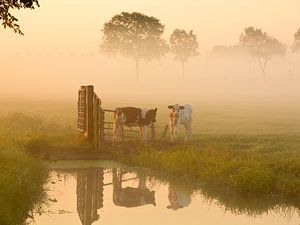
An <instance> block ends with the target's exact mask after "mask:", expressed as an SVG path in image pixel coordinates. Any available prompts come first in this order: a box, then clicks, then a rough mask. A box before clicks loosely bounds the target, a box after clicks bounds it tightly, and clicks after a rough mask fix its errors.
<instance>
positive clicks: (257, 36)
mask: <svg viewBox="0 0 300 225" xmlns="http://www.w3.org/2000/svg"><path fill="white" fill-rule="evenodd" d="M240 44H241V45H243V46H245V47H247V49H248V51H249V53H250V54H251V56H252V57H254V58H256V59H257V60H258V65H259V68H260V70H261V73H262V75H263V77H264V80H265V79H266V67H267V64H268V62H269V61H270V60H271V59H272V57H273V55H280V56H284V55H285V53H286V46H285V45H284V44H282V43H281V42H279V41H278V40H277V39H275V38H273V37H271V36H269V35H268V34H267V33H266V32H263V31H262V30H261V29H257V28H254V27H248V28H246V29H245V30H244V33H242V34H241V36H240Z"/></svg>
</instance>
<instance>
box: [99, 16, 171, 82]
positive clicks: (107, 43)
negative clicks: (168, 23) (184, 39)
mask: <svg viewBox="0 0 300 225" xmlns="http://www.w3.org/2000/svg"><path fill="white" fill-rule="evenodd" d="M102 31H103V33H104V35H103V39H102V44H101V45H100V47H101V50H102V51H103V52H104V53H106V54H110V55H116V54H120V55H122V56H126V57H132V58H134V60H135V63H136V77H137V79H138V78H139V65H140V60H141V59H143V60H146V61H148V60H152V59H160V58H161V57H162V56H164V55H165V53H166V52H167V51H168V45H167V44H166V42H165V41H164V40H163V39H162V38H161V36H162V34H163V32H164V25H162V24H161V23H160V21H159V20H158V19H156V18H155V17H150V16H147V15H144V14H142V13H138V12H133V13H128V12H122V13H121V14H118V15H115V16H113V17H112V18H111V20H110V21H109V22H107V23H105V24H104V28H103V30H102Z"/></svg>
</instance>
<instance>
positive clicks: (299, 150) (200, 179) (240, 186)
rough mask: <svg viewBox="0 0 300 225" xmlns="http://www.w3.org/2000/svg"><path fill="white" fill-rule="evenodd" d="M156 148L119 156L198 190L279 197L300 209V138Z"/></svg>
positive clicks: (219, 139)
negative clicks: (218, 190) (214, 189)
mask: <svg viewBox="0 0 300 225" xmlns="http://www.w3.org/2000/svg"><path fill="white" fill-rule="evenodd" d="M161 146H163V145H161V144H156V145H154V146H152V147H146V148H143V149H140V150H139V151H135V152H134V154H125V153H122V152H121V153H120V154H118V155H117V157H118V158H119V159H120V160H122V161H123V162H125V163H126V164H128V165H131V166H139V167H146V168H151V169H152V170H155V171H160V172H165V173H167V174H169V175H170V176H172V177H175V178H178V179H179V180H181V182H184V183H186V184H190V185H192V186H195V187H201V188H203V187H209V188H215V187H218V188H222V189H223V190H226V191H227V192H229V193H231V194H232V195H239V196H248V197H249V196H256V197H257V196H265V195H269V196H277V197H278V198H284V199H290V200H292V201H294V202H295V204H297V205H298V206H300V136H283V135H257V136H256V135H250V136H249V135H248V136H247V135H222V136H217V135H214V136H204V135H203V136H197V137H196V140H194V143H193V144H188V145H185V144H177V145H173V146H172V145H171V146H169V147H166V146H167V145H164V147H161Z"/></svg>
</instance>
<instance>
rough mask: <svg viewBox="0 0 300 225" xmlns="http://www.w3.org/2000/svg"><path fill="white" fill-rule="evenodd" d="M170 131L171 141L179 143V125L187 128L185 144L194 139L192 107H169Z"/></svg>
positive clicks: (177, 105)
mask: <svg viewBox="0 0 300 225" xmlns="http://www.w3.org/2000/svg"><path fill="white" fill-rule="evenodd" d="M168 109H169V110H170V111H169V129H170V135H171V141H174V142H175V141H177V137H178V129H179V125H180V124H182V125H183V126H184V128H185V139H184V140H185V142H188V141H190V140H191V139H192V106H191V105H188V104H186V105H184V106H181V105H179V104H175V105H169V106H168Z"/></svg>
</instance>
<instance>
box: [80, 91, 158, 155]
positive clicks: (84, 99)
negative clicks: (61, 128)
mask: <svg viewBox="0 0 300 225" xmlns="http://www.w3.org/2000/svg"><path fill="white" fill-rule="evenodd" d="M101 103H102V102H101V99H100V98H99V97H98V96H97V94H95V92H94V87H93V86H91V85H89V86H81V88H80V89H79V91H78V125H77V129H78V131H79V132H80V133H81V134H82V135H84V137H86V138H87V140H88V142H89V143H90V144H91V145H92V146H93V149H94V151H102V150H104V146H108V145H112V136H113V120H114V112H115V111H114V110H110V109H103V108H102V107H101ZM151 135H152V136H151V139H152V140H154V139H155V130H154V125H152V126H151ZM119 136H120V138H121V140H122V142H124V141H127V140H137V139H139V138H140V135H139V130H138V129H137V128H126V129H124V128H123V127H121V130H120V132H119Z"/></svg>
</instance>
